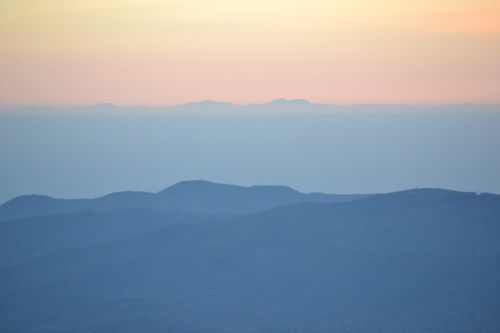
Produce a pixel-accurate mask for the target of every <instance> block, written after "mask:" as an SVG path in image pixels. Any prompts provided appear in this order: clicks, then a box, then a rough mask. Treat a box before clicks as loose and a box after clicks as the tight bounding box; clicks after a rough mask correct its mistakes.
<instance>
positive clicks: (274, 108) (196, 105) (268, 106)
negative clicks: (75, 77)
mask: <svg viewBox="0 0 500 333" xmlns="http://www.w3.org/2000/svg"><path fill="white" fill-rule="evenodd" d="M13 109H15V110H16V112H21V111H26V112H32V111H33V112H43V111H47V112H52V111H54V110H66V111H68V110H74V111H97V112H99V113H102V112H116V111H132V112H135V111H136V112H170V111H171V112H194V113H197V112H257V113H258V112H262V111H263V112H278V113H282V112H286V113H289V112H291V113H294V112H325V111H346V112H370V113H374V112H386V111H397V112H405V113H407V112H415V111H418V112H478V111H488V112H491V111H493V112H498V111H500V104H498V103H497V104H473V103H454V104H394V103H392V104H387V103H385V104H384V103H369V104H366V103H365V104H345V103H343V104H335V103H314V102H311V101H308V100H305V99H286V98H277V99H274V100H272V101H269V102H264V103H249V104H235V103H230V102H226V101H216V100H203V101H194V102H189V103H183V104H174V105H160V106H149V105H127V106H120V105H116V104H113V103H100V104H96V105H89V106H73V107H68V106H65V107H58V106H25V107H8V106H0V111H9V110H13Z"/></svg>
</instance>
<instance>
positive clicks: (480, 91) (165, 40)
mask: <svg viewBox="0 0 500 333" xmlns="http://www.w3.org/2000/svg"><path fill="white" fill-rule="evenodd" d="M0 50H1V52H0V105H92V104H97V103H103V102H109V103H115V104H119V105H135V104H143V105H171V104H178V103H185V102H190V101H197V100H205V99H214V100H224V101H229V102H234V103H252V102H257V103H258V102H265V101H269V100H272V99H274V98H278V97H284V98H303V99H308V100H312V101H314V102H321V103H462V102H475V103H498V102H500V1H498V0H350V1H344V0H164V1H160V0H84V1H83V0H82V1H80V0H74V1H71V0H2V1H0Z"/></svg>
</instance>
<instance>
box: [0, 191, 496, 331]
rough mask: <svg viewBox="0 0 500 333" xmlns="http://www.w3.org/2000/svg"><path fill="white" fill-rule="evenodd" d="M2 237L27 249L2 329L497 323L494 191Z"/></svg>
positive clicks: (26, 226)
mask: <svg viewBox="0 0 500 333" xmlns="http://www.w3.org/2000/svg"><path fill="white" fill-rule="evenodd" d="M185 185H186V184H183V185H182V186H181V187H178V188H177V189H175V188H174V189H170V190H168V191H173V192H176V191H179V192H183V191H187V192H189V189H188V187H185ZM190 185H193V184H190ZM235 190H236V191H237V189H235ZM158 195H162V193H161V192H160V193H159V194H158ZM177 195H180V194H179V193H177ZM162 214H163V215H162ZM178 214H179V215H178ZM120 221H123V223H124V226H127V227H126V228H120ZM105 225H109V227H105ZM141 229H142V230H141ZM106 230H107V231H106ZM0 237H1V241H2V253H16V254H20V255H21V254H22V258H20V259H19V258H14V259H19V260H20V261H18V262H17V263H16V261H15V260H14V259H13V260H12V261H11V266H9V267H8V269H7V268H6V269H3V270H2V271H1V273H0V327H1V328H2V331H4V332H66V331H72V332H77V333H78V332H144V331H147V332H165V331H172V332H236V331H237V332H440V333H441V332H450V333H451V332H497V331H498V329H499V328H500V322H499V321H498V318H499V317H500V291H499V289H498V287H497V284H498V281H499V280H500V268H499V267H500V265H499V264H500V196H497V195H491V194H481V195H476V194H474V193H463V192H455V191H447V190H438V189H420V190H408V191H402V192H396V193H389V194H380V195H372V196H368V197H364V198H360V199H358V200H353V201H348V202H338V203H317V202H316V203H314V202H301V203H297V204H292V205H285V206H280V207H276V208H272V209H269V210H264V211H260V212H253V213H249V214H239V215H225V216H213V215H212V216H210V217H202V216H197V217H196V216H188V215H185V214H181V213H155V212H151V211H146V210H133V211H107V212H78V213H71V214H67V215H58V216H52V217H51V216H45V217H33V218H27V219H23V220H17V221H11V222H6V223H4V224H2V225H1V226H0ZM9 239H11V240H12V241H11V242H10V243H9V242H8V240H9ZM4 241H6V243H5V244H4ZM20 244H24V245H23V246H24V247H25V248H29V245H30V244H32V249H34V250H32V251H31V252H30V251H28V250H26V251H25V252H22V251H21V250H20V248H19V247H20ZM21 259H22V260H21Z"/></svg>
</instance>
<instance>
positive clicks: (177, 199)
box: [0, 181, 362, 222]
mask: <svg viewBox="0 0 500 333" xmlns="http://www.w3.org/2000/svg"><path fill="white" fill-rule="evenodd" d="M360 197H362V196H361V195H335V194H318V193H312V194H305V193H300V192H297V191H295V190H293V189H291V188H289V187H284V186H253V187H242V186H235V185H225V184H217V183H211V182H207V181H184V182H180V183H178V184H175V185H173V186H171V187H169V188H167V189H165V190H163V191H161V192H159V193H148V192H133V191H126V192H117V193H111V194H108V195H105V196H103V197H100V198H96V199H73V200H68V199H54V198H50V197H47V196H41V195H27V196H21V197H17V198H14V199H12V200H10V201H7V202H6V203H4V204H3V205H1V206H0V222H1V221H8V220H13V219H17V218H23V217H28V216H37V215H52V214H62V213H69V212H77V211H80V210H86V209H87V210H117V209H136V208H144V209H151V210H158V211H173V210H182V211H185V212H189V213H195V214H240V213H249V212H256V211H259V210H264V209H269V208H272V207H276V206H280V205H287V204H291V203H296V202H307V201H311V202H339V201H346V200H354V199H357V198H360Z"/></svg>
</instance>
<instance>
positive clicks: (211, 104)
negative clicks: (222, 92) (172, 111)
mask: <svg viewBox="0 0 500 333" xmlns="http://www.w3.org/2000/svg"><path fill="white" fill-rule="evenodd" d="M195 106H196V107H229V106H235V104H232V103H229V102H222V101H214V100H211V99H208V100H204V101H198V102H192V103H185V104H178V105H175V107H195Z"/></svg>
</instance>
